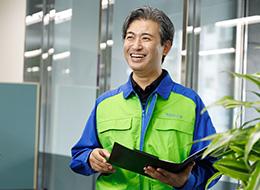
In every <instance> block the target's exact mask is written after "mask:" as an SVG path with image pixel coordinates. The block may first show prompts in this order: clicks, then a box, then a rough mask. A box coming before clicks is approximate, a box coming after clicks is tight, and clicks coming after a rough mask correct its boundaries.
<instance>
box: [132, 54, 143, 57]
mask: <svg viewBox="0 0 260 190" xmlns="http://www.w3.org/2000/svg"><path fill="white" fill-rule="evenodd" d="M130 56H131V57H134V58H143V57H144V55H141V54H130Z"/></svg>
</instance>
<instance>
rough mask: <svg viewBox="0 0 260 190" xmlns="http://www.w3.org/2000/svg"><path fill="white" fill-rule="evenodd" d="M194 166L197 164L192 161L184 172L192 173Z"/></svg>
mask: <svg viewBox="0 0 260 190" xmlns="http://www.w3.org/2000/svg"><path fill="white" fill-rule="evenodd" d="M194 166H195V162H192V163H191V164H189V165H188V166H187V167H186V168H185V170H184V172H185V173H190V172H191V170H192V168H193V167H194Z"/></svg>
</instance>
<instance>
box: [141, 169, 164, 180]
mask: <svg viewBox="0 0 260 190" xmlns="http://www.w3.org/2000/svg"><path fill="white" fill-rule="evenodd" d="M145 173H146V174H148V175H150V176H151V177H153V178H155V179H158V180H160V181H162V182H165V180H166V179H165V176H164V175H162V173H160V172H158V171H157V170H156V169H154V168H153V167H151V166H148V167H145Z"/></svg>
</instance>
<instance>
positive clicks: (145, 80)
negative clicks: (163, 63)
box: [133, 69, 162, 90]
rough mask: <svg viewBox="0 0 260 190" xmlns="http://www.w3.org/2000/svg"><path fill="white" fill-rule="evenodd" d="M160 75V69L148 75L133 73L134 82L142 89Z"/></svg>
mask: <svg viewBox="0 0 260 190" xmlns="http://www.w3.org/2000/svg"><path fill="white" fill-rule="evenodd" d="M161 74H162V69H160V70H158V71H154V72H150V73H145V74H144V73H138V72H133V79H134V81H135V82H136V83H137V84H138V85H139V86H140V87H141V88H142V89H143V90H145V88H146V87H147V86H148V85H149V84H151V83H152V82H153V81H155V80H156V79H157V78H158V77H159V76H160V75H161Z"/></svg>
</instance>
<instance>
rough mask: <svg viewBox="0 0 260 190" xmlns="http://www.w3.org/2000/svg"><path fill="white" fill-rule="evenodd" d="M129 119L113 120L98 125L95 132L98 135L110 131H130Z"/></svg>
mask: <svg viewBox="0 0 260 190" xmlns="http://www.w3.org/2000/svg"><path fill="white" fill-rule="evenodd" d="M131 126H132V125H131V118H127V119H115V120H109V121H102V122H100V123H98V127H97V130H98V131H99V132H100V133H103V132H105V131H110V130H116V131H123V130H129V129H131Z"/></svg>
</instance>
